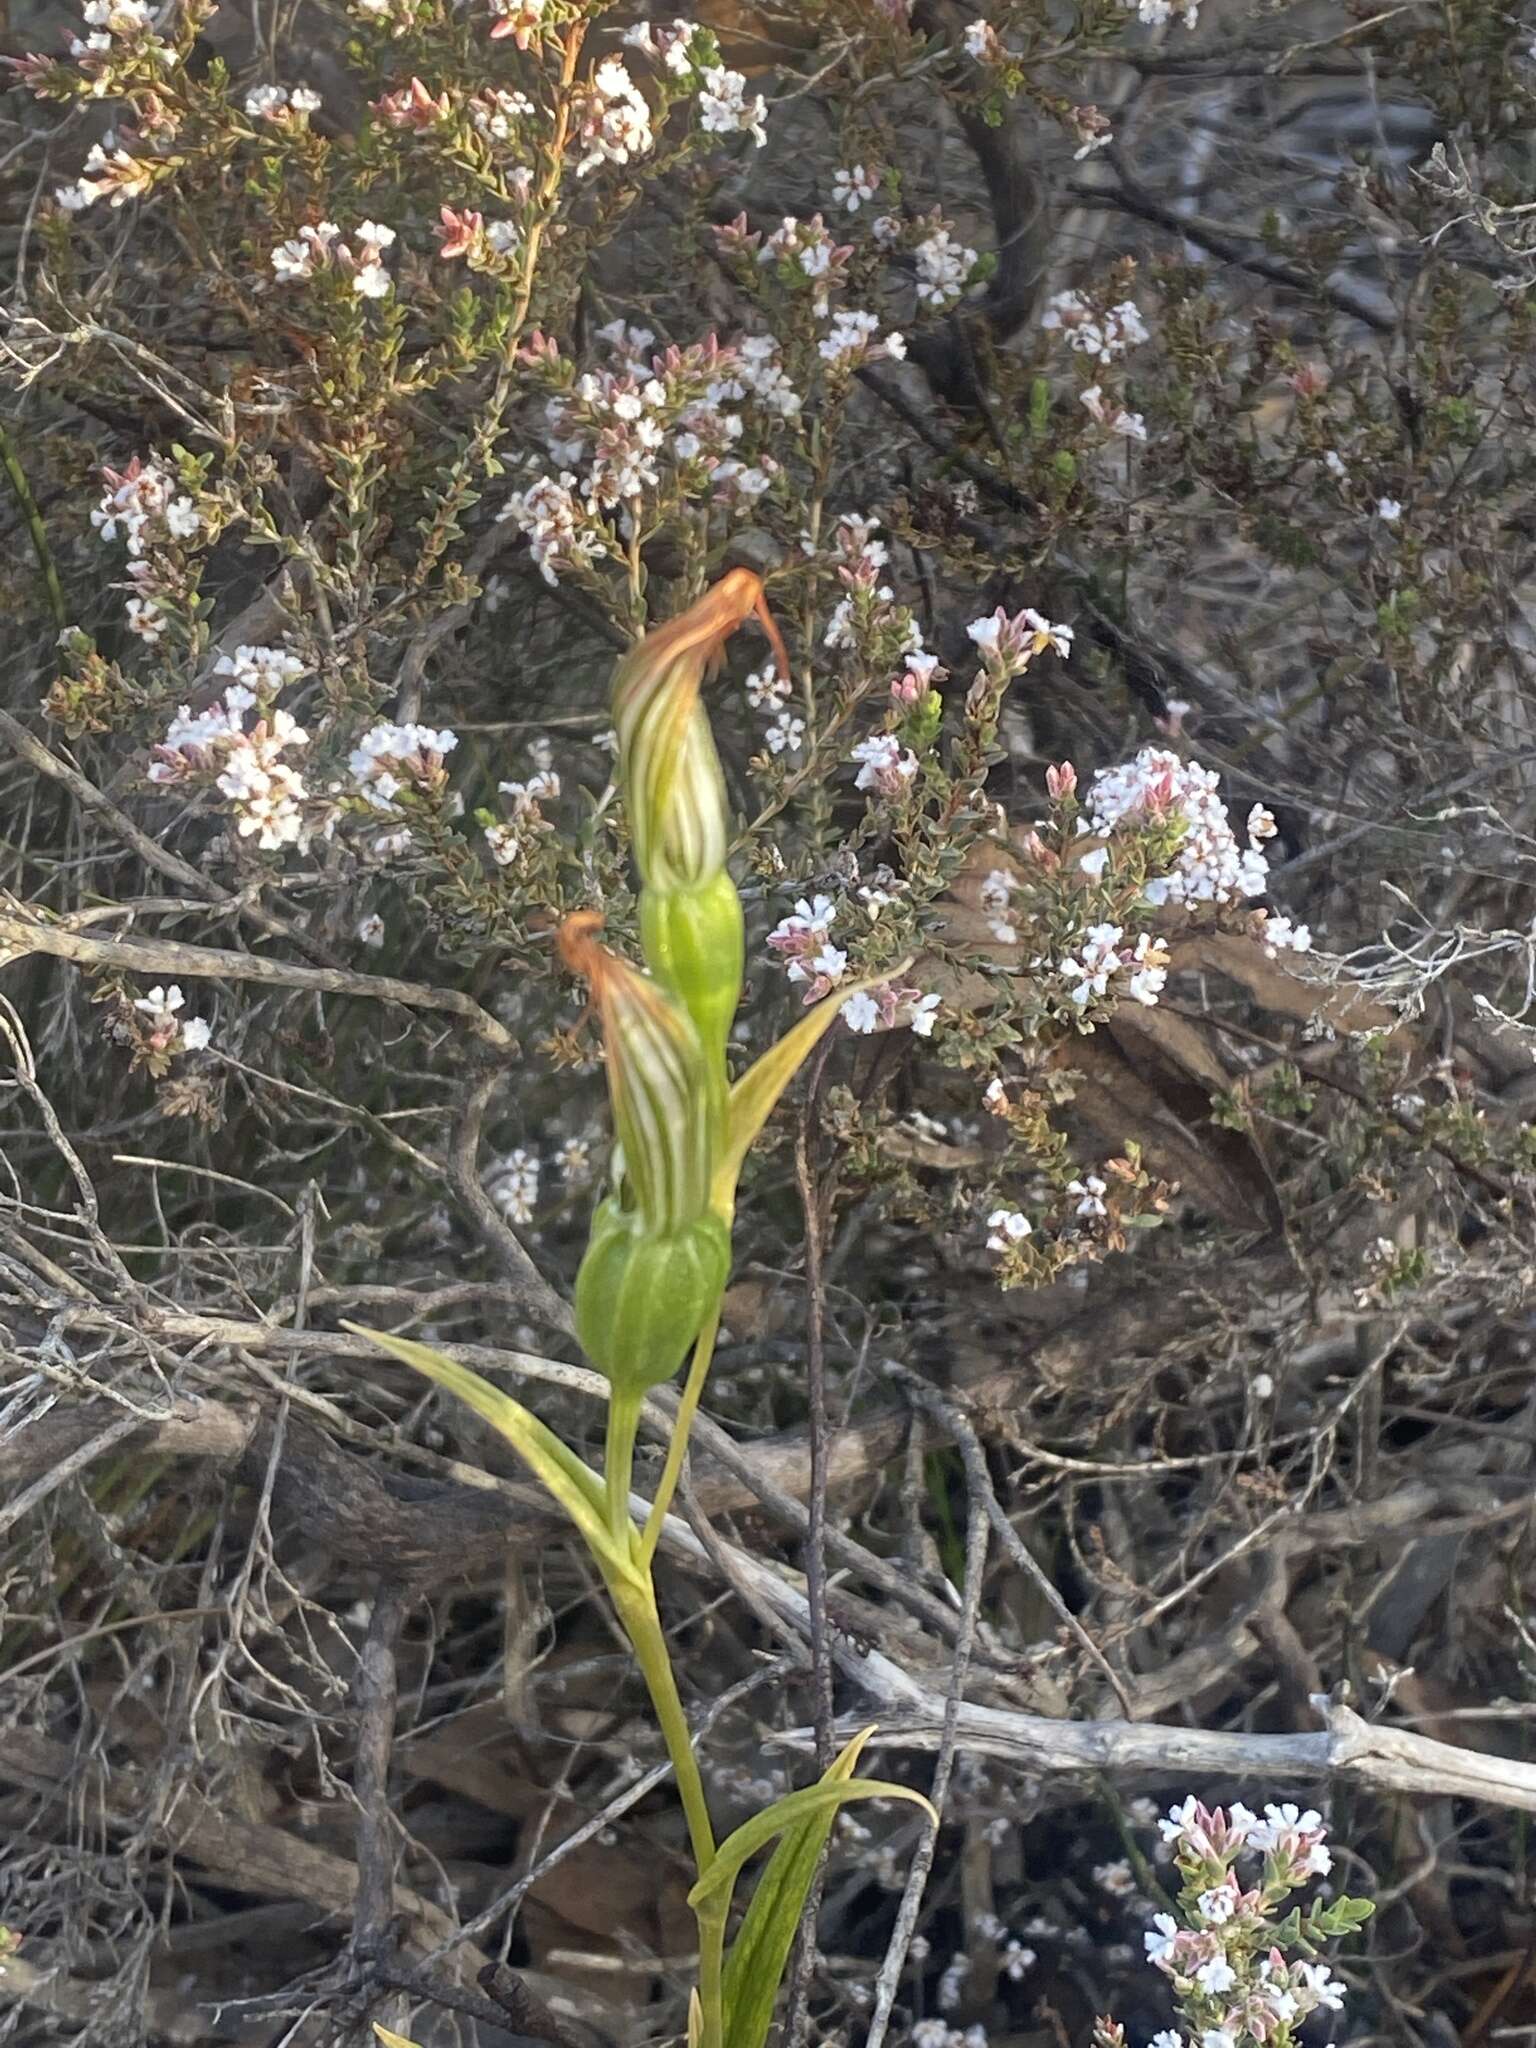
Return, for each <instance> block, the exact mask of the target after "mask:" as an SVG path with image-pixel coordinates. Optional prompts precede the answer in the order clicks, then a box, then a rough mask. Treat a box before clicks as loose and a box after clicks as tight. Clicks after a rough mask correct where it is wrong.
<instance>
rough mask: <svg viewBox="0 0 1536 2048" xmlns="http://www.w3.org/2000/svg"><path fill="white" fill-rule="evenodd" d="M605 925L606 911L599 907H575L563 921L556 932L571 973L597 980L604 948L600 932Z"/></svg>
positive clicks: (556, 937) (561, 951) (561, 954)
mask: <svg viewBox="0 0 1536 2048" xmlns="http://www.w3.org/2000/svg"><path fill="white" fill-rule="evenodd" d="M602 928H603V913H602V912H601V911H600V910H573V911H572V912H571V914H570V916H569V917H567V918H566V919H565V920H564V921H563V922H562V924H561V926H560V929H559V931H558V932H557V933H556V935H555V943H556V944H557V945H558V946H559V948H560V958H561V959H562V960H563V961H564V962H565V964H566V966H567V967H568V968H569V969H570V970H571V972H572V974H580V975H583V976H585V978H586V979H587V980H588V981H595V980H596V979H597V976H598V975H599V974H600V973H601V971H602V965H603V948H602V946H600V945H599V944H598V939H597V935H598V933H599V932H600V931H601V930H602Z"/></svg>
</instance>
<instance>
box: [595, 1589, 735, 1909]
mask: <svg viewBox="0 0 1536 2048" xmlns="http://www.w3.org/2000/svg"><path fill="white" fill-rule="evenodd" d="M605 1575H606V1576H608V1590H609V1592H610V1594H611V1595H612V1596H613V1604H614V1608H615V1610H616V1611H617V1613H618V1617H619V1620H620V1622H621V1623H622V1624H623V1627H624V1633H625V1634H626V1635H627V1636H628V1637H629V1640H630V1643H631V1645H632V1646H633V1649H634V1652H635V1661H636V1663H637V1664H638V1665H639V1666H640V1671H641V1675H642V1677H643V1678H644V1679H645V1685H646V1690H647V1692H649V1694H650V1696H651V1705H652V1706H653V1707H654V1708H655V1709H656V1720H657V1723H658V1725H659V1726H660V1729H661V1736H662V1740H663V1741H664V1742H665V1743H666V1745H667V1755H668V1756H669V1757H670V1758H671V1759H672V1769H673V1771H674V1773H675V1774H676V1777H677V1789H678V1794H679V1796H680V1798H681V1799H682V1802H683V1813H684V1816H685V1817H686V1819H687V1822H688V1838H689V1841H690V1842H691V1843H692V1845H693V1861H694V1867H695V1869H696V1870H697V1872H698V1874H699V1876H700V1877H702V1876H703V1875H704V1873H705V1871H706V1870H708V1868H709V1866H710V1865H711V1863H713V1862H714V1860H715V1831H714V1826H713V1824H712V1822H711V1821H710V1818H709V1802H708V1800H706V1798H705V1797H704V1780H703V1777H702V1776H701V1775H700V1772H699V1764H698V1759H697V1757H695V1755H694V1753H693V1737H692V1735H691V1734H690V1733H689V1729H688V1716H687V1714H686V1713H685V1712H684V1711H683V1702H682V1698H681V1696H680V1695H679V1693H678V1690H677V1680H676V1679H675V1678H674V1677H673V1675H672V1660H671V1658H670V1657H669V1656H668V1654H667V1639H666V1636H665V1634H664V1633H663V1630H662V1626H661V1616H660V1614H659V1613H658V1612H657V1609H656V1588H655V1587H654V1585H653V1584H652V1583H651V1577H650V1573H649V1572H648V1571H647V1572H645V1573H644V1576H641V1575H640V1574H639V1573H638V1572H637V1573H636V1574H635V1575H634V1576H630V1575H629V1574H627V1573H626V1574H625V1576H623V1577H622V1578H620V1577H619V1576H618V1575H617V1574H605Z"/></svg>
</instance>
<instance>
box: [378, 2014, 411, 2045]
mask: <svg viewBox="0 0 1536 2048" xmlns="http://www.w3.org/2000/svg"><path fill="white" fill-rule="evenodd" d="M373 2031H374V2032H375V2034H377V2035H378V2037H379V2039H380V2040H381V2041H382V2042H383V2043H384V2048H416V2043H415V2042H414V2041H407V2039H406V2038H405V2036H404V2034H392V2033H391V2032H390V2031H389V2029H388V2027H381V2026H380V2025H379V2023H378V2021H377V2020H375V2021H374V2023H373Z"/></svg>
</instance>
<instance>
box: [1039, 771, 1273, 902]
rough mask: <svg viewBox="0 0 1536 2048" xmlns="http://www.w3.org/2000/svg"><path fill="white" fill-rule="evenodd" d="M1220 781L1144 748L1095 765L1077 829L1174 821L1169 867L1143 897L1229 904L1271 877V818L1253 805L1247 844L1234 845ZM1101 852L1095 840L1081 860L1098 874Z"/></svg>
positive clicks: (1105, 832)
mask: <svg viewBox="0 0 1536 2048" xmlns="http://www.w3.org/2000/svg"><path fill="white" fill-rule="evenodd" d="M1219 782H1220V777H1219V776H1218V775H1217V774H1216V773H1215V772H1214V770H1212V769H1209V768H1202V767H1201V766H1200V764H1199V762H1198V761H1181V760H1180V759H1179V757H1178V755H1177V754H1172V753H1169V752H1168V751H1167V749H1166V748H1162V747H1143V748H1142V750H1141V752H1140V753H1139V754H1138V755H1137V756H1136V758H1135V759H1134V760H1133V761H1127V762H1125V763H1123V764H1122V765H1121V766H1120V767H1118V768H1101V769H1100V770H1099V771H1098V772H1097V774H1096V775H1095V776H1094V778H1093V783H1092V786H1091V788H1090V789H1089V792H1088V798H1087V803H1086V805H1085V807H1084V812H1085V814H1084V816H1082V817H1080V818H1079V819H1078V830H1079V832H1082V833H1090V832H1091V833H1094V834H1097V835H1099V836H1101V837H1108V836H1109V835H1110V834H1111V833H1114V832H1117V831H1122V830H1125V829H1126V828H1127V827H1129V828H1131V829H1133V830H1134V829H1136V828H1138V827H1147V826H1154V825H1157V826H1166V825H1169V824H1172V825H1174V826H1175V827H1177V829H1178V848H1177V851H1176V852H1175V854H1174V856H1173V862H1172V865H1171V867H1170V868H1169V871H1168V872H1167V874H1165V875H1156V876H1154V877H1153V878H1152V879H1151V880H1150V881H1149V882H1148V883H1147V887H1146V900H1147V901H1148V902H1149V903H1154V904H1164V903H1178V904H1182V903H1231V902H1233V901H1234V900H1235V899H1236V898H1238V897H1241V896H1261V895H1262V894H1263V893H1264V890H1265V889H1266V888H1267V886H1268V882H1269V862H1268V861H1267V860H1266V859H1265V857H1264V854H1263V852H1262V851H1261V848H1262V845H1263V842H1264V841H1265V840H1266V839H1269V838H1272V837H1273V836H1274V830H1275V823H1274V820H1273V818H1271V817H1270V815H1269V813H1268V812H1267V811H1265V810H1264V809H1263V808H1262V806H1260V805H1255V806H1254V808H1253V810H1252V812H1250V814H1249V819H1248V844H1247V845H1246V846H1241V845H1239V843H1238V840H1237V838H1236V836H1235V834H1234V833H1233V830H1232V826H1231V823H1230V821H1229V820H1228V817H1227V807H1226V805H1225V804H1224V803H1223V802H1222V800H1221V798H1220V797H1219V796H1218V795H1217V793H1216V792H1217V788H1218V785H1219ZM1107 858H1108V851H1107V849H1106V848H1102V847H1101V848H1098V849H1096V850H1095V851H1094V852H1093V853H1090V854H1088V855H1086V856H1085V857H1084V858H1083V860H1082V861H1081V862H1080V863H1079V865H1080V866H1081V867H1082V868H1083V869H1084V871H1085V872H1086V873H1088V874H1089V875H1093V876H1098V875H1102V874H1103V872H1104V868H1105V865H1106V862H1107Z"/></svg>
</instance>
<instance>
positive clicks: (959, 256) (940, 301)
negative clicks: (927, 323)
mask: <svg viewBox="0 0 1536 2048" xmlns="http://www.w3.org/2000/svg"><path fill="white" fill-rule="evenodd" d="M912 254H913V257H914V259H915V261H916V263H917V300H918V304H919V305H921V306H931V307H932V308H933V309H934V311H935V312H938V313H942V312H943V311H944V310H945V308H946V307H949V306H952V305H953V304H954V303H955V301H956V300H957V299H958V298H959V297H960V295H961V293H962V292H963V291H964V290H965V288H966V286H967V285H968V284H969V283H970V280H971V272H972V271H973V270H974V269H975V268H976V251H975V250H974V249H968V248H967V247H966V246H965V244H964V243H963V242H961V241H959V240H957V239H956V237H955V236H954V235H953V234H951V232H950V230H949V229H948V228H946V227H936V228H935V229H934V230H933V233H932V234H930V235H925V236H924V238H923V240H922V241H920V242H919V243H918V244H917V246H916V248H915V249H914V250H913V251H912Z"/></svg>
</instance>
